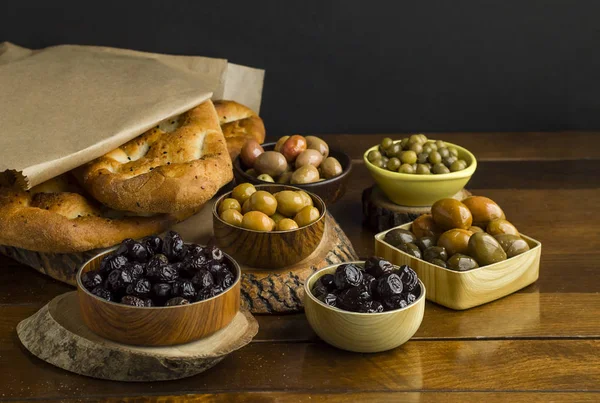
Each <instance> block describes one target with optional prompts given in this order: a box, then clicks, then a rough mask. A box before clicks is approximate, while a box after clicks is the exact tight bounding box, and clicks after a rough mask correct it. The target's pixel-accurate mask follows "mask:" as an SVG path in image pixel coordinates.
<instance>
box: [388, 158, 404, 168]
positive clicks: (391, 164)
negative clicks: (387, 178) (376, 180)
mask: <svg viewBox="0 0 600 403" xmlns="http://www.w3.org/2000/svg"><path fill="white" fill-rule="evenodd" d="M400 165H401V164H400V160H399V159H398V158H396V157H394V158H390V160H389V161H388V164H387V167H386V168H387V169H389V170H390V171H397V170H398V168H400Z"/></svg>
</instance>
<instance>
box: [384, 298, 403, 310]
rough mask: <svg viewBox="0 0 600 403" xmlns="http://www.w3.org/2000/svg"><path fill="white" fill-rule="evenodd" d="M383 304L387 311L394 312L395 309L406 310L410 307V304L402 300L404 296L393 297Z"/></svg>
mask: <svg viewBox="0 0 600 403" xmlns="http://www.w3.org/2000/svg"><path fill="white" fill-rule="evenodd" d="M381 303H382V304H383V308H384V310H386V311H393V310H395V309H400V308H406V307H407V306H408V302H406V300H405V299H404V298H402V295H393V296H391V297H389V298H386V299H383V300H382V301H381Z"/></svg>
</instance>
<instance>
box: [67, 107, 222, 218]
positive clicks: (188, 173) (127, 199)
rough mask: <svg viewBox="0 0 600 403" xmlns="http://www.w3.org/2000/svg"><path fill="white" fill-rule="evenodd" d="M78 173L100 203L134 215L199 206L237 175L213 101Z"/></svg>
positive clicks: (80, 169)
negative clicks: (134, 213) (234, 172)
mask: <svg viewBox="0 0 600 403" xmlns="http://www.w3.org/2000/svg"><path fill="white" fill-rule="evenodd" d="M76 174H77V176H78V178H79V179H80V180H81V183H82V184H83V187H84V188H85V189H86V190H87V191H88V192H89V193H90V194H91V195H92V196H93V197H94V198H96V199H97V200H98V201H100V202H101V203H103V204H105V205H106V206H109V207H111V208H113V209H116V210H123V211H132V212H136V213H172V212H175V211H182V210H189V209H193V208H197V207H198V206H201V205H203V204H204V203H205V202H206V201H208V200H209V199H210V198H211V197H212V196H214V195H215V194H216V193H217V191H218V190H219V188H221V187H222V186H223V185H225V184H227V183H228V182H229V181H231V179H232V178H233V173H232V167H231V159H230V158H229V155H228V152H227V146H226V143H225V138H224V137H223V133H222V131H221V127H220V125H219V118H218V116H217V112H216V110H215V108H214V105H213V103H212V102H211V101H210V100H209V101H206V102H204V103H202V104H200V105H199V106H197V107H195V108H194V109H191V110H190V111H188V112H186V113H184V114H182V115H180V116H179V117H177V118H174V119H172V120H170V121H167V122H163V123H162V124H160V125H158V126H156V127H155V128H153V129H151V130H149V131H147V132H146V133H144V134H142V135H140V136H138V137H137V138H135V139H133V140H131V141H129V142H128V143H125V144H124V145H122V146H121V147H119V148H117V149H116V150H113V151H111V152H110V153H108V154H105V155H104V156H102V157H100V158H98V159H96V160H94V161H92V162H90V163H88V164H86V165H84V166H82V167H80V168H78V169H76Z"/></svg>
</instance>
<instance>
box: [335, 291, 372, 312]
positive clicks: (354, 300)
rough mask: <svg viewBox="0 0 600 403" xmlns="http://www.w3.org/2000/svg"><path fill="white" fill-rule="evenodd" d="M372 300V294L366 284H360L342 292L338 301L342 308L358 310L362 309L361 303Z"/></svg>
mask: <svg viewBox="0 0 600 403" xmlns="http://www.w3.org/2000/svg"><path fill="white" fill-rule="evenodd" d="M370 300H371V295H370V294H369V292H368V291H367V289H366V288H365V287H364V286H362V285H360V286H358V287H350V288H347V289H345V290H343V291H342V292H340V294H339V295H338V297H337V302H336V303H337V306H338V307H339V308H341V309H344V310H346V311H353V312H356V311H358V310H359V309H360V305H361V304H363V303H364V302H365V301H370Z"/></svg>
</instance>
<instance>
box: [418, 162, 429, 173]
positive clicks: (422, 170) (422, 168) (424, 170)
mask: <svg viewBox="0 0 600 403" xmlns="http://www.w3.org/2000/svg"><path fill="white" fill-rule="evenodd" d="M415 172H416V173H418V174H419V175H429V174H430V173H431V171H430V170H429V167H428V166H427V165H425V164H417V169H416V171H415Z"/></svg>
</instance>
